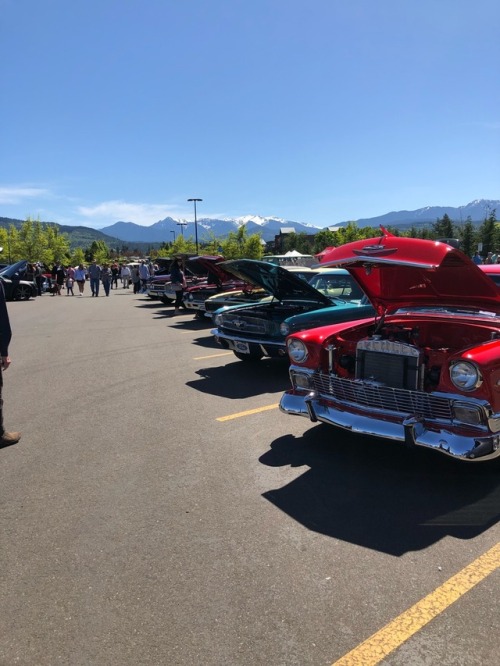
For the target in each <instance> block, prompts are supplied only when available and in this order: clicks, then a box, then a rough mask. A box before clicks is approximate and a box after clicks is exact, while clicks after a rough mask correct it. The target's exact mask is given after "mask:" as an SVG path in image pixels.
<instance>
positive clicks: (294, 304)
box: [212, 259, 373, 362]
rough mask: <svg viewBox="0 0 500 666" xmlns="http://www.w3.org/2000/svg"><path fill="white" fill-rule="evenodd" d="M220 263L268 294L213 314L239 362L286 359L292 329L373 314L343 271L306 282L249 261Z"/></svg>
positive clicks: (325, 273)
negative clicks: (266, 358) (252, 301)
mask: <svg viewBox="0 0 500 666" xmlns="http://www.w3.org/2000/svg"><path fill="white" fill-rule="evenodd" d="M221 265H222V267H223V268H224V269H225V270H226V271H228V272H229V273H232V274H233V275H235V277H237V278H239V279H241V280H244V281H245V282H248V283H250V284H252V285H254V286H255V287H260V288H262V289H264V290H265V291H266V292H267V293H268V294H270V296H271V298H269V299H266V300H265V301H261V302H258V303H249V304H245V305H233V306H225V307H222V308H220V309H219V310H217V311H216V312H215V314H214V318H213V320H214V323H215V326H216V328H214V329H213V330H212V333H213V335H214V336H215V339H216V340H217V342H218V343H219V344H220V345H221V346H222V347H224V348H225V349H229V350H231V351H232V352H233V353H234V354H235V356H236V357H237V358H239V359H240V360H242V361H247V362H253V361H258V360H260V359H261V358H263V357H271V358H286V357H287V352H286V346H285V338H286V336H287V335H288V334H289V333H291V332H295V331H297V330H304V329H307V328H312V327H317V326H325V325H328V324H332V323H336V322H345V321H352V320H355V319H363V318H365V317H368V316H371V315H373V308H372V306H371V305H370V304H369V303H368V301H367V300H366V298H365V296H364V294H363V292H362V291H361V290H360V288H359V286H358V285H357V283H356V282H355V281H354V279H353V278H352V277H351V276H350V275H349V273H348V272H347V271H346V270H344V269H340V268H329V269H322V270H321V271H320V272H319V273H318V274H317V275H315V276H314V277H313V278H312V280H311V281H310V282H307V281H305V280H304V279H302V278H300V277H298V276H297V275H294V274H293V273H291V272H290V271H287V270H286V269H284V268H282V267H280V266H277V265H274V264H270V263H267V262H263V261H256V260H253V259H234V260H232V261H225V262H223V263H222V264H221Z"/></svg>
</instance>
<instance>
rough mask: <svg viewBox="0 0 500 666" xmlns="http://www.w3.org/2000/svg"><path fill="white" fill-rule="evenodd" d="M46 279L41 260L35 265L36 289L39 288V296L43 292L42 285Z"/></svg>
mask: <svg viewBox="0 0 500 666" xmlns="http://www.w3.org/2000/svg"><path fill="white" fill-rule="evenodd" d="M44 280H45V278H44V276H43V270H42V266H41V264H40V262H39V263H37V264H36V266H35V282H36V290H37V293H38V295H39V296H41V295H42V293H43V290H42V285H43V283H44Z"/></svg>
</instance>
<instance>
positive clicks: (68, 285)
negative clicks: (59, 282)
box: [66, 277, 75, 296]
mask: <svg viewBox="0 0 500 666" xmlns="http://www.w3.org/2000/svg"><path fill="white" fill-rule="evenodd" d="M74 283H75V281H74V280H73V278H72V277H69V278H68V279H67V280H66V289H67V292H68V293H67V294H66V296H69V295H70V294H71V295H72V296H74V295H75V294H74V292H73V284H74Z"/></svg>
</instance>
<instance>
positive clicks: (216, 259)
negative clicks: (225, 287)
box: [186, 255, 234, 284]
mask: <svg viewBox="0 0 500 666" xmlns="http://www.w3.org/2000/svg"><path fill="white" fill-rule="evenodd" d="M221 261H224V257H221V256H219V255H204V256H199V257H191V258H190V259H188V260H187V261H186V268H187V269H188V270H190V271H191V272H192V273H194V274H195V275H198V276H206V275H207V273H208V282H209V283H212V284H223V283H224V282H234V275H232V274H231V273H228V272H227V271H225V270H224V269H223V268H222V267H221V266H219V264H220V263H221Z"/></svg>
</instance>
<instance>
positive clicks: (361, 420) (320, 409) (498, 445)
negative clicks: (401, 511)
mask: <svg viewBox="0 0 500 666" xmlns="http://www.w3.org/2000/svg"><path fill="white" fill-rule="evenodd" d="M280 410H281V411H282V412H284V413H285V414H290V415H293V416H304V417H306V418H309V420H311V421H313V422H316V421H321V422H322V423H327V424H329V425H333V426H335V427H337V428H342V429H343V430H349V431H351V432H355V433H358V434H362V435H370V436H372V437H382V438H384V439H392V440H395V441H398V442H406V443H407V444H410V445H412V446H421V447H424V448H428V449H434V450H436V451H439V452H440V453H444V454H446V455H449V456H451V457H454V458H460V459H462V460H465V461H469V462H470V461H478V460H481V461H483V460H491V459H493V458H498V457H500V436H499V435H493V434H489V433H488V434H487V433H485V434H480V435H478V436H477V437H470V436H469V437H468V436H465V435H463V434H460V433H459V432H457V430H458V428H452V427H451V425H450V427H449V428H444V427H442V428H439V429H436V430H429V429H427V428H426V426H425V422H424V421H421V420H420V419H416V418H406V419H405V418H402V419H401V420H400V421H399V422H394V421H383V420H381V419H374V418H371V417H370V416H363V415H360V414H353V413H351V412H349V411H344V410H343V409H342V406H341V405H337V406H335V407H334V406H332V405H324V404H322V403H321V401H320V400H319V399H318V397H317V396H316V394H314V393H309V394H305V393H302V394H297V393H294V392H293V391H288V392H286V393H284V394H283V396H282V398H281V401H280Z"/></svg>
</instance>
